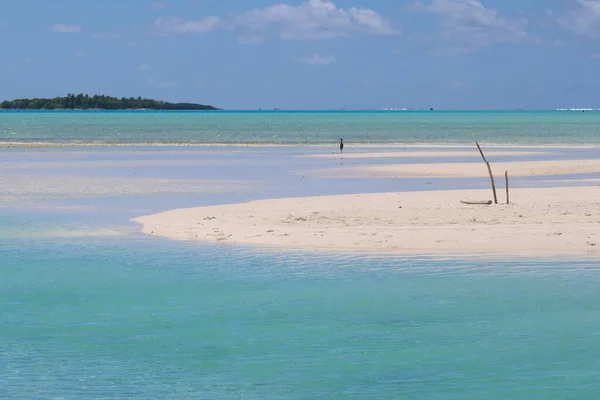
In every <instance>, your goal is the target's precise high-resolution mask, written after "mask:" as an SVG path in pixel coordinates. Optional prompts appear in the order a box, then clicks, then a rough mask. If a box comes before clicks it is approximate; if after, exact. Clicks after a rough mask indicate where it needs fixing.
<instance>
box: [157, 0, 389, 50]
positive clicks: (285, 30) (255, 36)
mask: <svg viewBox="0 0 600 400" xmlns="http://www.w3.org/2000/svg"><path fill="white" fill-rule="evenodd" d="M272 27H273V28H276V29H277V30H278V31H279V36H280V38H281V39H283V40H322V39H331V38H336V37H344V36H349V35H351V34H353V33H362V34H371V35H393V34H397V33H398V31H397V30H395V29H394V28H393V27H392V24H391V22H390V21H388V20H387V19H385V18H383V17H382V16H381V15H379V14H378V13H377V12H375V11H374V10H372V9H369V8H359V7H351V8H348V9H344V8H339V7H337V6H336V5H335V3H334V2H333V1H332V0H306V1H305V2H303V3H300V4H299V5H290V4H285V3H279V4H274V5H271V6H268V7H264V8H256V9H253V10H250V11H247V12H243V13H240V14H235V15H232V16H230V17H228V18H226V19H222V18H219V17H216V16H209V17H206V18H204V19H202V20H197V21H193V20H185V19H182V18H176V17H162V18H159V19H157V20H156V21H155V22H154V29H155V30H156V31H158V32H162V33H192V32H195V33H205V32H210V31H213V30H215V29H218V28H224V29H228V30H233V31H236V30H240V31H242V32H241V34H240V38H239V42H240V43H242V44H257V43H262V41H264V36H265V33H266V31H267V30H268V29H269V28H272Z"/></svg>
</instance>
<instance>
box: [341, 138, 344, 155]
mask: <svg viewBox="0 0 600 400" xmlns="http://www.w3.org/2000/svg"><path fill="white" fill-rule="evenodd" d="M343 152H344V139H340V153H343Z"/></svg>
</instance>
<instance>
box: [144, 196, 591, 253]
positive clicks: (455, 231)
mask: <svg viewBox="0 0 600 400" xmlns="http://www.w3.org/2000/svg"><path fill="white" fill-rule="evenodd" d="M511 195H512V200H513V201H514V203H512V204H510V205H506V204H499V205H490V206H485V205H465V204H461V203H460V201H461V200H489V199H491V191H489V190H456V191H429V192H409V193H380V194H358V195H343V196H326V197H308V198H290V199H276V200H261V201H254V202H249V203H243V204H234V205H223V206H212V207H201V208H191V209H180V210H172V211H167V212H164V213H160V214H155V215H150V216H144V217H140V218H137V219H135V220H134V221H137V222H140V223H142V224H143V231H144V232H145V233H147V234H150V235H155V236H160V237H166V238H171V239H182V240H202V241H212V242H225V243H239V244H250V245H261V246H281V247H285V248H302V249H327V250H336V251H337V250H352V251H365V252H373V251H375V252H377V251H386V252H393V253H449V252H482V251H484V252H494V253H508V254H518V253H524V252H525V253H529V252H533V253H542V254H545V255H554V254H563V253H568V254H569V253H573V252H575V253H580V252H590V251H592V252H593V251H594V250H595V249H596V243H597V242H598V245H599V246H600V188H598V187H576V188H573V187H572V188H543V189H517V190H514V191H512V193H511ZM501 198H502V199H503V200H504V196H503V193H501Z"/></svg>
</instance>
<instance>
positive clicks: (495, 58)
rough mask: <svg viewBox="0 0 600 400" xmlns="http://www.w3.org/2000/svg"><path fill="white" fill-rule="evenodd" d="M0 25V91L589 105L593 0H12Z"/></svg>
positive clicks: (245, 105) (302, 102)
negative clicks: (0, 60)
mask: <svg viewBox="0 0 600 400" xmlns="http://www.w3.org/2000/svg"><path fill="white" fill-rule="evenodd" d="M0 35H1V37H2V40H0V52H1V54H2V62H1V63H0V98H2V99H12V98H15V97H36V96H37V97H51V96H56V95H65V94H66V93H67V92H74V93H79V92H84V93H90V94H93V93H99V94H109V95H114V96H119V97H120V96H138V95H141V96H146V97H151V98H156V99H164V100H168V101H192V102H199V103H205V104H212V105H216V106H218V107H223V108H227V109H256V108H263V109H266V108H275V107H277V108H285V109H306V108H309V109H310V108H318V109H323V108H325V109H338V108H348V109H365V108H403V107H407V108H411V107H417V108H428V107H434V108H451V109H515V108H525V109H553V108H559V107H600V73H599V72H598V71H600V0H480V1H477V0H420V1H415V0H406V1H404V0H396V1H392V0H304V1H295V0H243V1H242V0H170V1H169V0H164V1H151V0H127V1H123V0H103V1H80V0H53V1H47V0H19V1H13V2H4V3H3V5H2V10H1V13H0Z"/></svg>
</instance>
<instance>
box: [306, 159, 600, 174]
mask: <svg viewBox="0 0 600 400" xmlns="http://www.w3.org/2000/svg"><path fill="white" fill-rule="evenodd" d="M490 163H491V166H492V170H493V171H494V174H495V175H504V171H508V174H509V175H510V176H513V177H516V176H518V177H525V176H550V175H570V174H589V173H597V172H600V160H599V159H587V160H543V161H511V162H498V163H496V162H493V160H492V161H491V162H490ZM306 173H307V174H310V175H313V176H319V177H322V178H359V177H375V178H378V177H379V178H394V177H403V178H410V177H414V178H418V177H429V178H477V177H482V176H483V177H485V176H487V174H488V172H487V168H486V166H485V164H484V163H483V162H481V161H479V162H472V163H421V164H382V165H365V166H358V167H347V168H330V169H319V170H317V171H309V172H306Z"/></svg>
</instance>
